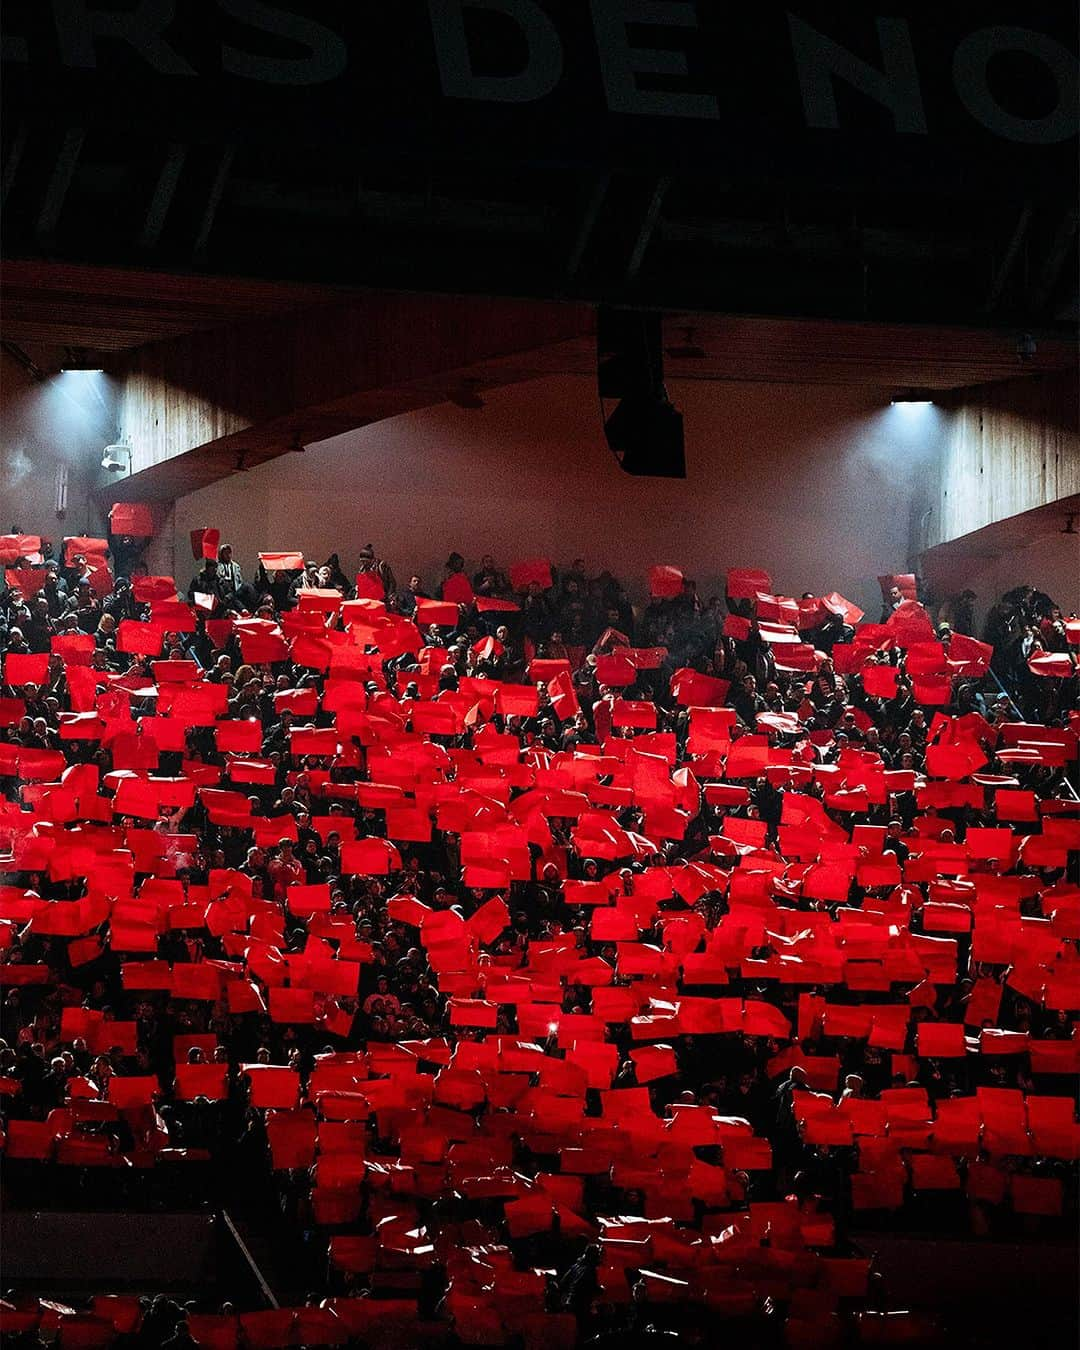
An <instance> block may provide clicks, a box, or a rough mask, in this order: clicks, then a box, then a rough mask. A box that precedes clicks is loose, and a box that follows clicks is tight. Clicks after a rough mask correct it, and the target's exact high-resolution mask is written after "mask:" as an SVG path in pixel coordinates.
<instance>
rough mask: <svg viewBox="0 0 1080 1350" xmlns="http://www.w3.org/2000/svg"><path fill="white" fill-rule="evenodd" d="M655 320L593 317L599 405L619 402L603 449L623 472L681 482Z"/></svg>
mask: <svg viewBox="0 0 1080 1350" xmlns="http://www.w3.org/2000/svg"><path fill="white" fill-rule="evenodd" d="M662 341H663V338H662V329H661V321H660V315H659V314H655V313H646V312H645V311H643V310H633V309H608V308H606V307H601V309H600V310H599V312H598V314H597V325H596V347H597V383H598V386H599V390H600V398H601V400H603V399H606V398H617V399H620V400H621V401H620V403H619V406H618V407H617V408H616V409H615V411H614V412H613V413H612V414H611V416H610V417H609V418H607V420H606V421H605V422H604V435H605V436H606V437H607V442H608V445H610V446H611V448H612V450H613V451H614V452H615V454H616V455H618V456H619V464H620V467H621V468H622V469H623V471H624V473H632V474H635V475H637V476H639V477H644V478H685V477H686V448H685V442H684V438H683V419H682V414H681V413H680V412H679V411H678V409H677V408H675V407H674V406H673V405H672V404H671V402H670V400H669V399H668V396H667V391H666V390H665V388H664V354H663V346H662Z"/></svg>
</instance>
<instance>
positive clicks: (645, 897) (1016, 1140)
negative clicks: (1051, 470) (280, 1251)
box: [0, 532, 1080, 1346]
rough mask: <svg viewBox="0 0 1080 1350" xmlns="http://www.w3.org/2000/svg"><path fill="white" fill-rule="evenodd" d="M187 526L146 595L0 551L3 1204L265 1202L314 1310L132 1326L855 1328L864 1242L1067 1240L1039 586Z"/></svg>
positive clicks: (1055, 696) (1073, 873) (1067, 676)
mask: <svg viewBox="0 0 1080 1350" xmlns="http://www.w3.org/2000/svg"><path fill="white" fill-rule="evenodd" d="M194 542H195V546H196V547H197V548H198V549H199V550H200V551H201V552H202V553H203V555H204V556H203V558H202V559H201V560H200V562H199V564H198V570H197V572H196V574H195V575H194V577H193V578H192V580H191V582H190V585H189V586H188V587H187V588H186V591H184V598H181V597H180V595H179V594H178V587H177V585H176V583H175V581H174V580H173V578H171V577H155V576H148V575H147V574H146V570H145V567H144V566H143V565H142V564H141V563H140V561H139V546H138V541H134V540H132V539H130V538H124V539H113V540H111V541H108V544H107V542H106V541H99V540H92V539H77V540H71V541H66V542H65V545H64V547H63V549H62V551H61V552H60V554H59V556H57V557H52V556H51V552H50V549H49V547H48V544H47V542H44V543H43V542H42V541H41V540H39V539H37V538H34V537H28V536H21V535H17V534H13V535H9V536H7V537H6V538H5V539H3V540H0V548H6V553H5V556H4V561H5V564H6V571H5V580H6V586H5V588H4V590H3V592H2V598H0V643H2V647H3V652H4V685H3V689H2V691H0V724H2V725H0V883H2V884H0V983H2V985H3V995H2V1000H0V1109H2V1129H3V1139H4V1144H5V1149H6V1153H7V1159H6V1168H5V1182H4V1185H5V1195H6V1198H7V1201H8V1203H14V1204H17V1205H27V1206H33V1205H48V1204H54V1205H57V1206H59V1207H68V1208H86V1207H93V1206H95V1205H97V1206H107V1207H111V1208H124V1207H131V1208H152V1207H154V1206H161V1207H173V1206H176V1205H178V1204H182V1203H185V1202H190V1201H192V1200H194V1201H195V1202H196V1203H204V1204H208V1205H216V1204H220V1203H225V1202H226V1201H231V1200H233V1199H235V1200H237V1201H238V1202H239V1203H241V1204H242V1203H243V1200H244V1197H245V1196H250V1195H251V1194H252V1193H254V1192H255V1191H258V1192H260V1193H263V1194H272V1195H273V1196H274V1197H275V1202H276V1204H277V1206H278V1209H279V1212H280V1214H281V1215H282V1216H283V1220H282V1221H283V1222H284V1223H285V1224H287V1225H288V1226H290V1227H291V1228H294V1229H295V1230H296V1231H298V1232H302V1233H303V1234H304V1235H305V1237H306V1238H307V1239H310V1240H309V1241H308V1242H307V1249H308V1250H309V1251H310V1252H312V1253H314V1255H313V1256H312V1257H311V1265H310V1270H309V1271H308V1272H307V1274H308V1275H309V1276H310V1281H311V1283H312V1286H313V1287H317V1290H318V1293H317V1295H313V1299H312V1300H311V1306H310V1307H309V1308H307V1309H304V1310H303V1311H302V1312H301V1311H296V1312H293V1313H287V1314H283V1315H279V1316H278V1318H277V1320H276V1321H274V1320H273V1319H271V1320H269V1321H267V1320H266V1317H265V1316H264V1315H262V1314H258V1315H255V1317H254V1320H251V1318H249V1319H248V1321H247V1322H244V1320H243V1318H239V1319H238V1317H237V1315H236V1314H234V1312H233V1311H232V1310H226V1311H224V1312H216V1313H215V1315H213V1316H209V1317H206V1316H202V1315H200V1314H194V1313H193V1314H191V1315H190V1316H188V1317H186V1318H185V1317H184V1316H183V1314H182V1311H181V1310H177V1311H176V1315H175V1317H173V1318H172V1324H170V1325H167V1326H165V1333H167V1335H165V1334H163V1335H162V1342H161V1343H168V1344H174V1345H186V1344H219V1343H233V1342H231V1341H229V1340H228V1338H229V1337H230V1336H232V1337H233V1338H234V1340H235V1337H236V1336H237V1335H239V1336H240V1337H241V1342H240V1343H247V1344H297V1343H304V1344H321V1343H343V1342H344V1341H345V1340H346V1339H348V1338H349V1337H360V1338H366V1339H367V1340H368V1341H369V1343H372V1344H379V1343H380V1338H382V1340H385V1342H386V1343H387V1344H390V1343H397V1342H395V1340H394V1338H395V1337H400V1338H403V1341H402V1343H406V1344H416V1343H419V1342H420V1340H424V1341H425V1342H426V1340H427V1339H429V1338H430V1339H432V1340H439V1339H447V1338H453V1340H454V1342H455V1343H460V1344H503V1343H509V1344H515V1345H516V1344H522V1345H527V1346H532V1345H537V1346H539V1345H558V1344H571V1343H573V1342H574V1340H575V1338H580V1339H581V1340H582V1341H586V1340H589V1339H593V1338H597V1339H598V1341H602V1340H604V1339H605V1338H608V1337H611V1338H614V1337H615V1336H619V1337H620V1339H624V1338H625V1337H626V1336H637V1335H641V1336H643V1337H646V1338H647V1337H648V1336H649V1335H651V1334H653V1333H654V1332H655V1333H656V1334H659V1333H661V1332H664V1331H667V1332H673V1333H677V1334H678V1335H679V1336H681V1337H683V1338H685V1339H687V1340H688V1341H689V1342H690V1343H702V1344H705V1343H708V1342H709V1340H710V1336H711V1332H710V1330H709V1325H710V1320H711V1319H712V1318H713V1317H715V1316H722V1317H724V1318H725V1319H727V1321H728V1323H729V1325H730V1327H731V1329H732V1330H731V1334H732V1336H733V1337H737V1336H740V1335H741V1336H745V1337H746V1338H747V1339H746V1343H747V1344H762V1343H765V1340H766V1339H767V1338H768V1337H770V1336H772V1337H776V1336H782V1335H786V1336H787V1337H788V1341H787V1343H789V1344H791V1343H800V1342H799V1336H800V1335H801V1334H806V1335H808V1336H809V1335H810V1332H809V1330H808V1329H809V1328H814V1329H815V1331H814V1335H815V1336H821V1335H824V1336H825V1337H826V1339H825V1340H824V1341H821V1340H814V1343H815V1344H818V1343H831V1340H829V1339H828V1338H829V1337H832V1336H833V1335H834V1334H835V1335H836V1336H837V1337H839V1336H841V1335H845V1336H846V1335H849V1334H852V1328H853V1327H854V1328H855V1329H856V1332H857V1334H858V1335H859V1336H860V1338H863V1339H866V1340H872V1339H873V1338H874V1336H875V1335H876V1334H877V1332H876V1331H875V1327H878V1326H879V1321H878V1320H876V1319H880V1318H882V1317H883V1316H885V1313H884V1311H883V1309H882V1307H881V1306H880V1303H878V1304H876V1305H875V1299H877V1298H879V1296H878V1295H877V1294H875V1290H874V1285H873V1281H872V1277H871V1262H870V1259H869V1257H868V1255H867V1254H866V1253H865V1252H863V1251H862V1250H861V1249H860V1247H859V1232H860V1229H861V1228H867V1227H872V1228H875V1229H880V1228H882V1227H886V1226H891V1227H894V1228H898V1229H907V1230H910V1231H922V1232H925V1231H933V1232H952V1233H966V1234H975V1235H999V1236H1008V1237H1012V1238H1017V1237H1023V1236H1027V1235H1032V1234H1037V1233H1039V1232H1046V1233H1055V1232H1063V1231H1067V1230H1068V1229H1069V1227H1070V1226H1071V1225H1075V1222H1076V1208H1075V1191H1076V1180H1077V1159H1078V1158H1080V1127H1078V1126H1077V1125H1076V1123H1075V1119H1076V1118H1075V1105H1076V1103H1075V1083H1076V1080H1075V1075H1076V1072H1077V1070H1078V1068H1080V1038H1078V1036H1077V1034H1076V1033H1077V1023H1078V1020H1080V961H1078V955H1080V952H1078V943H1080V885H1078V861H1080V801H1078V798H1077V793H1076V762H1077V758H1076V757H1077V739H1078V732H1080V681H1078V674H1077V650H1078V644H1080V621H1077V620H1076V619H1075V617H1072V618H1067V617H1065V616H1063V614H1062V612H1061V611H1060V609H1058V608H1057V607H1056V606H1055V605H1054V604H1053V602H1052V600H1051V599H1050V597H1048V596H1046V595H1044V594H1042V593H1040V592H1037V591H1035V590H1033V588H1031V587H1030V586H1023V587H1019V588H1017V589H1016V590H1014V591H1011V592H1009V593H1008V594H1007V595H1005V596H1003V597H1001V599H1000V600H999V601H998V602H997V603H996V604H995V605H994V606H993V608H992V609H991V611H990V613H989V617H988V620H987V624H986V629H985V632H984V635H983V636H984V638H985V641H980V640H979V639H977V638H975V637H974V636H973V635H972V631H971V630H972V628H973V627H974V623H973V614H974V610H973V602H974V600H975V597H974V596H973V595H972V594H971V593H970V592H965V593H964V594H962V595H960V596H957V597H953V598H951V599H950V600H948V601H946V602H945V603H944V604H943V605H942V606H941V607H936V606H934V605H933V604H932V603H929V602H928V603H927V604H923V603H922V602H921V601H920V599H919V598H918V592H917V590H916V582H915V579H914V577H910V576H895V577H886V578H882V579H881V580H882V613H881V615H880V620H879V622H877V623H874V622H867V621H866V616H865V615H864V614H863V613H862V611H861V610H859V609H858V607H857V606H855V605H853V604H852V603H851V602H850V601H848V600H846V599H844V597H842V596H839V595H837V594H836V593H832V594H830V595H826V596H816V595H814V594H812V593H809V592H807V593H804V594H803V595H802V596H801V597H799V598H789V597H784V596H782V595H778V594H776V593H775V591H774V588H773V584H772V581H771V579H770V578H769V577H768V576H767V575H766V574H764V573H761V572H757V571H754V570H753V569H746V568H737V569H732V570H731V571H730V572H729V574H728V580H727V586H726V590H725V594H724V595H723V596H712V597H709V598H708V599H703V598H702V597H701V596H699V595H698V593H697V590H696V587H695V585H694V583H693V582H692V581H691V580H689V579H688V578H686V577H685V576H684V575H683V574H682V573H681V572H680V571H679V570H678V569H676V568H673V567H668V566H657V567H654V568H652V569H650V571H649V574H648V591H649V596H648V599H647V600H646V601H645V602H644V603H639V604H635V603H633V602H632V601H631V599H630V597H629V596H628V594H627V591H626V590H625V589H624V587H623V585H622V583H621V582H620V581H619V580H618V579H617V578H615V577H614V576H612V575H611V574H610V573H609V572H606V571H603V572H600V573H599V574H598V575H589V573H588V571H587V569H586V565H585V562H584V560H581V559H578V560H575V561H574V562H572V563H571V564H570V565H569V566H565V567H562V566H560V567H553V566H551V564H550V563H548V562H547V561H545V560H538V561H533V562H530V563H523V564H515V565H514V566H512V567H507V568H504V567H503V566H501V565H500V563H499V562H498V561H497V560H496V559H494V558H492V557H490V556H484V557H482V558H481V559H480V560H479V562H478V563H477V564H476V566H475V567H474V568H473V569H470V568H469V567H468V566H467V560H466V559H465V558H464V557H463V556H462V555H461V554H460V553H457V552H453V553H451V554H450V556H449V558H448V560H447V563H446V567H445V573H444V576H443V577H442V578H440V579H439V581H438V583H437V584H434V585H432V586H430V587H428V586H425V584H424V580H423V579H422V578H421V577H420V576H417V575H412V576H410V577H409V579H408V583H407V584H406V585H404V586H401V585H399V583H398V579H397V578H396V577H395V573H394V570H393V569H392V568H391V566H390V565H389V563H388V562H387V561H386V560H384V559H382V558H380V557H379V556H378V554H377V552H376V550H375V549H374V548H373V547H372V546H370V545H368V546H367V547H365V548H363V549H362V550H360V555H359V567H358V570H357V571H356V572H355V573H354V574H353V575H352V577H351V578H350V577H349V576H347V575H346V574H345V572H344V571H343V568H342V565H341V562H340V559H339V555H338V554H336V553H334V554H331V555H330V557H329V558H328V559H327V561H326V562H325V563H323V564H319V563H317V562H316V561H312V560H310V559H306V558H304V557H303V556H302V555H299V554H287V553H285V554H281V553H277V554H262V555H260V557H259V561H258V563H257V565H256V566H254V567H253V568H252V567H251V566H249V565H248V564H247V562H246V561H245V562H244V563H243V564H239V563H238V562H237V561H236V560H235V559H234V558H233V555H232V551H231V549H230V548H229V547H228V546H227V545H223V544H220V543H219V541H218V539H217V537H216V532H207V534H206V535H205V536H203V537H202V538H201V539H196V540H195V541H194ZM114 570H115V572H116V573H117V574H116V575H114ZM935 610H936V621H935V620H932V619H931V617H930V615H931V613H933V612H934V611H935ZM117 1306H119V1305H117ZM125 1306H126V1307H127V1311H126V1312H124V1314H123V1315H124V1317H125V1318H130V1317H131V1316H133V1314H132V1313H131V1309H130V1307H129V1306H127V1305H125ZM172 1306H175V1305H172ZM145 1312H146V1310H143V1311H142V1312H140V1314H139V1315H140V1316H143V1315H144V1314H145ZM48 1315H49V1314H43V1313H42V1312H41V1310H40V1308H39V1309H37V1311H36V1312H34V1311H33V1310H29V1311H28V1310H27V1308H26V1307H22V1306H21V1305H19V1304H18V1300H15V1302H14V1303H13V1304H12V1306H11V1307H9V1308H8V1309H7V1316H8V1323H7V1324H8V1326H9V1327H11V1326H14V1327H15V1328H16V1329H17V1328H18V1327H19V1326H20V1325H22V1323H20V1320H19V1319H20V1318H25V1319H26V1326H27V1327H28V1328H29V1330H28V1332H27V1334H28V1335H37V1334H38V1333H39V1332H40V1331H41V1330H42V1321H41V1319H42V1317H43V1316H48ZM51 1315H52V1316H53V1317H54V1319H55V1316H56V1314H51ZM147 1315H148V1314H147ZM70 1316H71V1317H75V1314H70ZM155 1316H156V1317H157V1318H158V1323H161V1320H162V1318H164V1321H165V1323H168V1322H169V1314H168V1313H162V1311H161V1307H160V1306H158V1308H157V1313H156V1314H155ZM282 1316H284V1317H285V1319H286V1320H285V1321H283V1320H282ZM260 1317H261V1318H262V1321H261V1322H260V1320H259V1318H260ZM305 1317H306V1318H309V1319H311V1327H309V1328H307V1329H306V1330H304V1329H302V1322H303V1318H305ZM289 1318H291V1319H292V1320H291V1321H289V1320H288V1319H289ZM298 1319H300V1320H298ZM61 1320H62V1319H61ZM76 1320H78V1321H80V1322H81V1323H88V1324H94V1323H95V1322H96V1323H97V1324H99V1329H103V1328H104V1326H105V1323H106V1322H107V1320H108V1319H107V1318H106V1317H105V1316H104V1314H101V1313H99V1312H98V1311H96V1310H95V1311H94V1312H93V1313H92V1314H89V1315H87V1314H79V1315H78V1317H77V1318H76ZM158 1323H155V1324H154V1325H155V1327H156V1329H155V1331H154V1333H153V1334H154V1335H158V1334H159V1332H160V1331H161V1327H160V1326H159V1325H158ZM784 1327H786V1329H787V1330H786V1332H782V1331H781V1330H780V1329H781V1328H784ZM800 1328H802V1331H801V1332H800ZM113 1330H115V1327H114V1328H113ZM924 1330H925V1329H924V1328H922V1327H921V1325H920V1327H919V1329H918V1334H920V1335H921V1334H923V1332H924ZM102 1334H104V1330H102ZM127 1334H129V1336H131V1337H134V1338H135V1339H133V1340H132V1342H131V1343H132V1344H137V1343H139V1344H149V1343H150V1342H149V1341H146V1340H145V1339H144V1340H143V1341H141V1342H139V1341H138V1340H137V1336H138V1334H140V1333H138V1332H137V1330H136V1328H135V1325H134V1323H133V1324H132V1326H130V1327H128V1328H127ZM143 1334H145V1333H143ZM218 1337H225V1338H226V1340H225V1341H224V1342H223V1341H221V1340H219V1339H215V1338H218ZM290 1338H291V1339H290ZM102 1343H105V1342H102ZM778 1343H779V1342H778Z"/></svg>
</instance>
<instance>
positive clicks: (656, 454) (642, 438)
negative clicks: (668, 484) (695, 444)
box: [604, 395, 686, 478]
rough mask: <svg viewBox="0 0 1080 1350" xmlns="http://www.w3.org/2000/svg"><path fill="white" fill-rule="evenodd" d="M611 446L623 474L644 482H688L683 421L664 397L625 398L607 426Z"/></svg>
mask: <svg viewBox="0 0 1080 1350" xmlns="http://www.w3.org/2000/svg"><path fill="white" fill-rule="evenodd" d="M604 435H605V436H606V437H607V442H608V445H610V446H611V448H612V450H614V451H615V453H616V454H617V455H619V456H621V458H620V461H619V466H620V468H621V469H622V471H623V473H632V474H635V475H637V476H638V477H641V478H685V477H686V447H685V444H684V440H683V417H682V413H681V412H679V410H678V408H676V407H675V406H674V405H673V404H671V403H669V402H668V400H667V399H666V398H664V397H662V396H661V397H659V398H653V397H650V396H648V395H645V396H640V397H637V396H635V397H631V398H624V399H623V401H622V402H621V403H620V404H619V406H618V407H617V408H616V409H615V411H614V412H613V413H612V414H611V416H610V417H609V418H608V419H607V421H606V422H605V423H604Z"/></svg>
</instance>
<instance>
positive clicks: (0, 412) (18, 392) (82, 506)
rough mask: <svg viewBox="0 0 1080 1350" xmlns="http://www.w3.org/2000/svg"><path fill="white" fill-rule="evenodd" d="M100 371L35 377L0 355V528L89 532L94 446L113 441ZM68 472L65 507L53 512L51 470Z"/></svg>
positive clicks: (111, 407)
mask: <svg viewBox="0 0 1080 1350" xmlns="http://www.w3.org/2000/svg"><path fill="white" fill-rule="evenodd" d="M115 417H116V413H115V401H114V393H113V388H112V383H111V381H110V380H109V379H108V377H107V376H105V375H103V374H100V373H98V372H93V371H70V372H68V373H66V374H64V373H60V374H56V375H50V376H49V377H48V378H47V379H45V380H35V379H34V378H33V377H32V376H31V375H30V374H29V373H28V372H27V371H25V370H24V369H23V368H22V367H21V366H20V365H19V364H18V363H17V362H15V361H14V360H13V359H12V358H11V357H10V356H9V355H8V354H7V353H6V352H5V353H3V354H2V360H0V533H6V532H7V531H8V530H9V529H11V528H12V527H13V526H17V527H18V528H19V529H20V530H21V531H22V532H23V533H24V534H40V535H43V536H45V537H46V538H49V539H54V540H56V541H57V542H59V540H60V539H61V538H63V536H64V535H68V534H96V533H97V532H98V530H99V529H100V528H101V526H102V524H103V516H102V514H101V512H100V511H99V509H98V508H97V506H96V504H95V503H94V502H93V501H92V500H91V498H90V490H91V484H92V483H93V482H94V480H95V478H96V475H97V471H98V468H99V466H100V464H101V452H102V449H103V448H104V447H105V446H106V445H108V444H109V442H110V441H114V440H115V439H116V432H117V428H116V421H115ZM59 464H65V465H66V466H67V470H68V508H67V514H66V516H65V517H64V519H62V520H60V519H58V518H57V515H56V509H55V505H56V469H57V466H58V465H59Z"/></svg>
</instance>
